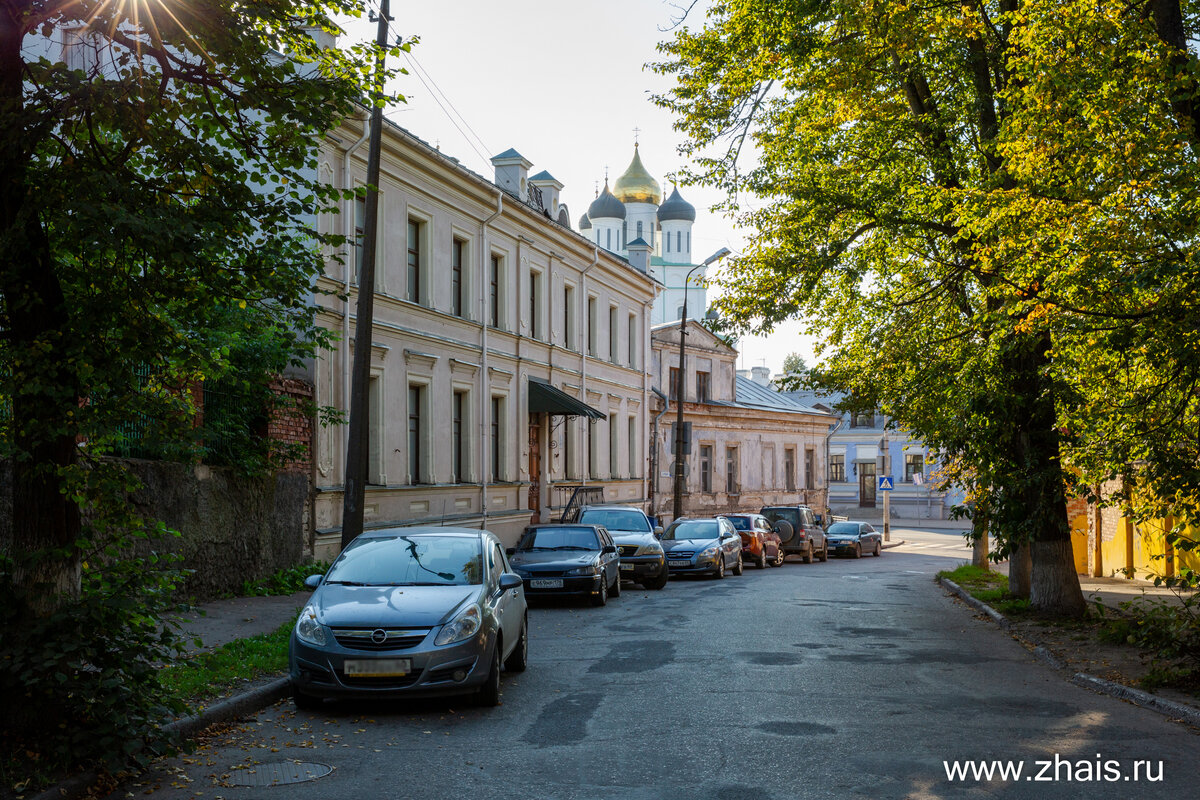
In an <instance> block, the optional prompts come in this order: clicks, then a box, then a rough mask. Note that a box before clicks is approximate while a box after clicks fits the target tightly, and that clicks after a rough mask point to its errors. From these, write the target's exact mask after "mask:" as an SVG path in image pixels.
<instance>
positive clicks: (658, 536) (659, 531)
mask: <svg viewBox="0 0 1200 800" xmlns="http://www.w3.org/2000/svg"><path fill="white" fill-rule="evenodd" d="M662 535H663V526H662V525H656V526H655V527H654V538H655V539H661V538H662Z"/></svg>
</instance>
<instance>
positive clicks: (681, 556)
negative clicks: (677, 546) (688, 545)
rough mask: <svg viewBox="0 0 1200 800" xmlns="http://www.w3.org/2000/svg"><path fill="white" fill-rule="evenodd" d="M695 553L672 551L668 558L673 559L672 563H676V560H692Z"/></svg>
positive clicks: (691, 551) (692, 551)
mask: <svg viewBox="0 0 1200 800" xmlns="http://www.w3.org/2000/svg"><path fill="white" fill-rule="evenodd" d="M694 552H695V551H694V550H672V551H671V552H669V553H667V558H669V559H671V560H672V561H675V560H676V559H684V558H691V557H692V553H694Z"/></svg>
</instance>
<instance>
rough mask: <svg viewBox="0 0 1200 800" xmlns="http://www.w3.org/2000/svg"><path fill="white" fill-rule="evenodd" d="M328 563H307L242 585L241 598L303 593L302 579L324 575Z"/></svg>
mask: <svg viewBox="0 0 1200 800" xmlns="http://www.w3.org/2000/svg"><path fill="white" fill-rule="evenodd" d="M328 569H329V562H328V561H315V562H313V561H309V562H305V563H303V564H297V565H296V566H294V567H287V568H286V569H281V570H279V571H278V572H276V573H275V574H274V575H271V576H270V577H267V578H264V579H262V580H258V581H246V582H245V583H243V584H242V591H241V593H240V594H241V596H242V597H273V596H277V595H288V594H295V593H296V592H301V591H304V589H305V588H306V587H305V586H304V579H305V578H307V577H308V576H309V575H324V574H325V572H326V570H328Z"/></svg>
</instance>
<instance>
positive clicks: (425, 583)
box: [392, 581, 455, 586]
mask: <svg viewBox="0 0 1200 800" xmlns="http://www.w3.org/2000/svg"><path fill="white" fill-rule="evenodd" d="M454 585H455V584H453V583H442V582H440V581H419V582H415V583H393V584H392V586H454Z"/></svg>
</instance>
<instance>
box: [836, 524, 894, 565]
mask: <svg viewBox="0 0 1200 800" xmlns="http://www.w3.org/2000/svg"><path fill="white" fill-rule="evenodd" d="M825 534H826V536H828V537H829V549H830V550H831V551H832V552H833V554H834V555H847V556H854V557H855V558H862V554H863V553H870V554H871V555H873V556H878V555H879V554H880V553H882V552H883V534H881V533H880V532H879V531H877V530H875V528H874V527H872V526H871V523H869V522H854V521H853V520H851V521H848V522H835V523H833V524H832V525H830V526H829V530H827V531H826V532H825Z"/></svg>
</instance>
